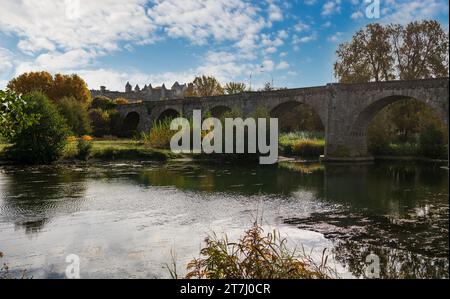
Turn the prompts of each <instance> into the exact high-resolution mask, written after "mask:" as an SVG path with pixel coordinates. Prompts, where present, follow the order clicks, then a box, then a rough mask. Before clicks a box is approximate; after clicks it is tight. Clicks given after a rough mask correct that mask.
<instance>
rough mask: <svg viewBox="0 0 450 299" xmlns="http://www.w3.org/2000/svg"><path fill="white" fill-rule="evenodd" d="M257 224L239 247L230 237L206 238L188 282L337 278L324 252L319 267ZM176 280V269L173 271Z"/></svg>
mask: <svg viewBox="0 0 450 299" xmlns="http://www.w3.org/2000/svg"><path fill="white" fill-rule="evenodd" d="M263 233H264V231H263V229H262V227H261V226H259V225H258V224H257V223H255V224H254V225H253V227H252V228H251V229H249V230H248V231H246V232H245V234H244V236H243V237H242V238H241V239H240V240H238V242H236V243H231V242H229V241H228V238H227V236H224V237H223V238H221V239H219V238H217V236H215V235H214V236H212V237H209V238H206V240H205V243H206V246H205V247H204V248H203V249H202V250H201V251H200V254H201V256H202V257H201V258H199V259H194V260H192V261H191V262H190V263H189V264H188V266H187V270H188V273H187V275H186V278H188V279H191V278H196V279H203V278H206V279H324V278H331V277H332V276H334V272H333V271H332V270H331V269H330V268H329V267H328V266H327V265H326V264H327V257H325V251H324V252H323V254H322V261H321V263H320V264H316V263H315V262H314V261H313V260H312V259H311V257H309V256H307V255H306V254H305V252H304V251H303V252H302V253H300V254H298V253H297V252H296V250H289V249H288V248H287V246H286V242H287V240H286V239H285V238H282V237H281V235H280V233H279V232H277V231H273V232H272V233H268V234H267V235H264V234H263ZM168 269H169V271H170V272H171V275H172V276H173V277H175V278H176V276H177V274H176V269H170V268H169V267H168Z"/></svg>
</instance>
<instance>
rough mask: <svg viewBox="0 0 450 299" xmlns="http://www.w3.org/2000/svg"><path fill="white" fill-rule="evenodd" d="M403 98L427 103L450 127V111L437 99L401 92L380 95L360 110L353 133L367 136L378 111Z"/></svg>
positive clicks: (354, 123) (353, 126)
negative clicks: (449, 117)
mask: <svg viewBox="0 0 450 299" xmlns="http://www.w3.org/2000/svg"><path fill="white" fill-rule="evenodd" d="M402 100H416V101H418V102H421V103H425V104H426V106H427V107H429V108H430V109H431V110H433V111H434V112H435V113H436V114H437V115H439V117H440V118H441V120H442V121H443V122H444V123H445V125H446V126H447V127H448V111H447V110H446V109H445V108H444V107H442V106H441V105H438V104H437V103H436V102H435V101H428V100H426V99H423V98H422V97H420V96H410V95H402V94H399V95H389V96H385V97H380V98H379V99H376V100H374V101H373V102H372V103H371V104H369V105H367V106H366V107H365V108H364V109H363V110H362V111H361V112H359V114H358V116H357V117H356V119H355V121H354V122H353V125H352V129H351V135H352V136H356V137H358V136H359V135H360V136H365V134H366V131H367V128H368V127H369V124H370V122H371V121H372V120H373V118H374V117H375V115H376V114H377V113H379V112H380V111H381V110H383V109H384V108H386V107H388V106H389V105H391V104H394V103H396V102H399V101H402Z"/></svg>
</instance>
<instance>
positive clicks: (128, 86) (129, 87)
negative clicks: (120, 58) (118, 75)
mask: <svg viewBox="0 0 450 299" xmlns="http://www.w3.org/2000/svg"><path fill="white" fill-rule="evenodd" d="M132 88H133V87H132V86H131V84H130V82H127V85H125V92H126V93H130V92H132Z"/></svg>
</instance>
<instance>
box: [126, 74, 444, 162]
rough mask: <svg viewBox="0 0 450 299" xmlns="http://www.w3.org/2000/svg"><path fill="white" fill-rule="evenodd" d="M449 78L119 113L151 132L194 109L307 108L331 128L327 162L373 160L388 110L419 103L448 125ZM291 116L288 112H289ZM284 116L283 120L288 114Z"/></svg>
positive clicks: (174, 103) (164, 104)
mask: <svg viewBox="0 0 450 299" xmlns="http://www.w3.org/2000/svg"><path fill="white" fill-rule="evenodd" d="M448 87H449V79H448V78H439V79H426V80H414V81H390V82H371V83H361V84H328V85H326V86H319V87H310V88H299V89H285V90H277V91H267V92H245V93H242V94H236V95H224V96H215V97H204V98H186V99H176V100H163V101H156V102H143V103H139V104H131V105H124V106H121V107H120V108H119V112H120V114H121V115H122V116H123V117H124V125H125V126H126V127H127V128H128V129H137V130H140V131H144V130H149V129H150V128H151V125H152V123H153V122H154V121H157V120H161V119H164V118H174V117H177V116H179V115H183V116H185V117H188V118H189V117H190V116H191V115H192V111H193V110H202V111H205V112H206V111H210V112H211V114H212V115H213V116H217V115H220V114H222V113H223V112H224V111H227V110H231V109H232V108H233V107H238V108H240V109H241V110H242V111H243V113H244V115H247V116H248V115H250V114H251V113H252V112H253V111H255V109H256V108H259V107H264V108H265V109H267V111H269V112H271V116H272V117H275V115H274V113H275V111H282V110H285V109H287V110H291V109H293V108H295V107H296V106H298V105H301V104H304V105H307V106H309V107H310V108H311V109H312V110H314V111H315V112H316V113H317V115H318V116H319V117H320V119H321V121H322V123H323V125H324V127H325V139H326V146H325V159H329V160H333V159H337V160H339V159H343V158H345V159H350V160H361V159H367V157H368V152H367V141H366V131H367V128H368V126H369V123H370V121H371V120H372V118H373V117H374V116H375V114H377V113H378V112H379V111H380V110H382V109H383V108H384V107H386V106H388V105H390V104H392V103H394V102H396V101H399V100H404V99H416V100H419V101H422V102H424V103H426V104H427V105H428V106H429V107H431V108H432V109H433V110H434V111H435V112H436V113H437V114H438V115H439V116H440V117H441V118H442V120H443V121H444V123H445V124H446V125H447V126H448V119H449V117H448V108H449V89H448ZM285 111H286V110H285ZM277 114H278V115H277V116H278V117H281V118H282V115H281V116H279V113H277Z"/></svg>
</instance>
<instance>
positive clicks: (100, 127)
mask: <svg viewBox="0 0 450 299" xmlns="http://www.w3.org/2000/svg"><path fill="white" fill-rule="evenodd" d="M89 119H90V120H91V124H92V133H93V135H94V136H95V137H102V136H105V135H110V134H111V126H110V116H109V113H108V111H104V110H102V109H100V108H96V109H92V110H89Z"/></svg>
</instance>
